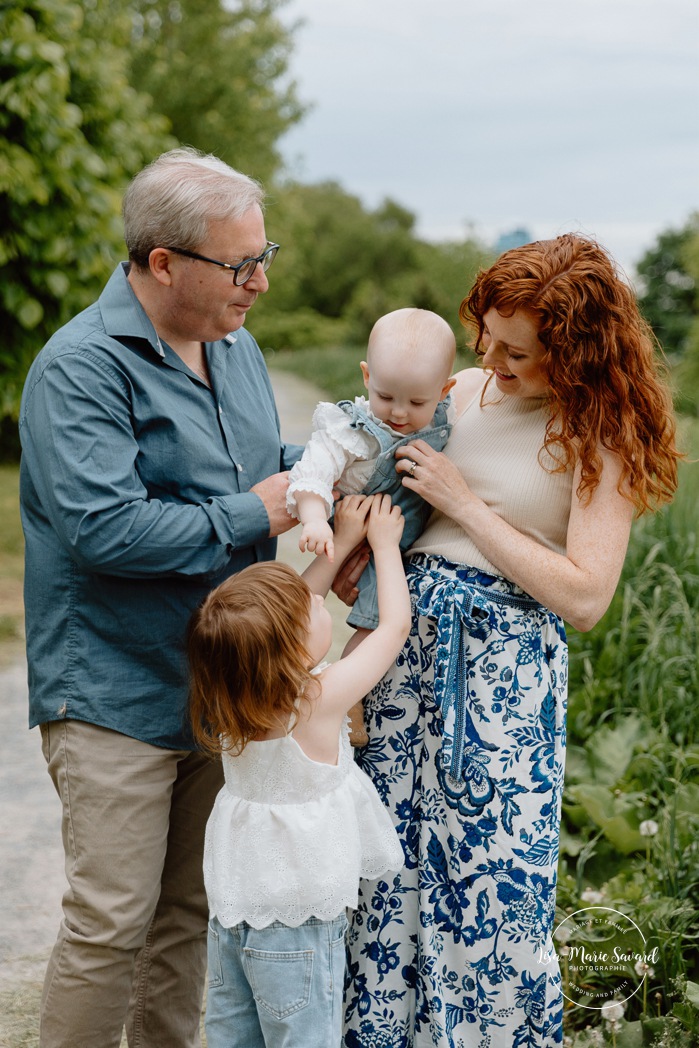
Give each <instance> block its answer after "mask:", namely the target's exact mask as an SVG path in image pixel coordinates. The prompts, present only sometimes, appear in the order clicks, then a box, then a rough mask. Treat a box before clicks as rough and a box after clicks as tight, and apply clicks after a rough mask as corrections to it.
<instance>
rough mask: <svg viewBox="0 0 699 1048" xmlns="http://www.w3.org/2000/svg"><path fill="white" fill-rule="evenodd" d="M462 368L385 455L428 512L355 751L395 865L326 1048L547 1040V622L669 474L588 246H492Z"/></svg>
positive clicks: (621, 286) (667, 434)
mask: <svg viewBox="0 0 699 1048" xmlns="http://www.w3.org/2000/svg"><path fill="white" fill-rule="evenodd" d="M460 316H461V319H462V322H463V323H464V324H466V325H469V326H472V327H473V329H474V330H475V347H474V348H475V352H476V353H477V355H478V356H479V357H480V358H481V365H482V366H481V367H479V368H472V369H468V370H465V371H462V372H461V373H460V374H458V375H457V377H456V378H457V382H456V386H455V387H454V389H453V390H452V396H453V397H454V399H455V402H456V408H457V421H456V423H455V425H454V428H453V431H452V435H451V437H450V439H449V441H448V443H447V446H446V448H445V450H444V451H443V452H441V453H440V452H436V451H434V450H433V449H432V448H430V447H429V446H428V445H426V444H424V443H423V442H421V441H416V442H415V443H414V444H411V445H408V446H407V447H404V448H402V449H400V450H399V451H398V452H397V459H398V465H397V469H398V470H399V471H400V472H402V473H403V483H404V484H405V485H406V487H409V488H411V489H413V490H415V491H417V492H418V493H419V494H420V495H421V496H422V497H423V498H424V499H426V500H427V502H429V503H430V504H431V505H432V506H433V507H434V511H433V513H432V516H431V517H430V520H429V522H428V525H427V528H426V530H425V531H424V532H423V534H422V536H421V537H420V538H419V539H418V541H417V542H416V543H415V545H414V546H413V547H412V549H411V550H410V551H409V552H408V555H407V562H406V571H407V575H408V581H409V585H410V589H411V594H412V602H413V609H414V615H413V625H412V629H411V633H410V636H409V638H408V640H407V641H406V644H405V647H404V648H403V650H402V652H401V653H400V654H399V655H398V658H397V660H396V663H395V665H394V667H393V668H392V669H391V670H389V672H388V674H387V675H386V677H385V678H384V679H383V681H381V682H380V683H379V684H378V685H377V686H376V688H375V689H374V691H373V692H372V694H371V695H370V696H369V697H368V699H367V702H366V716H367V720H368V731H369V743H368V745H367V746H366V747H365V748H364V749H363V750H360V751H358V754H359V755H358V759H359V762H360V764H361V766H362V767H363V768H364V770H365V771H367V772H368V774H369V775H370V776H371V777H372V779H373V780H374V782H375V784H376V786H377V788H378V790H379V792H380V794H381V795H382V798H383V799H384V801H385V803H386V804H387V806H388V807H389V810H390V811H391V813H392V815H393V818H394V822H395V823H396V824H397V828H398V832H399V834H400V836H401V840H402V843H403V849H404V853H405V863H406V865H405V869H404V870H403V872H402V873H401V874H399V875H397V876H396V877H395V878H393V879H388V878H387V879H385V880H382V881H379V882H364V883H363V887H362V892H361V894H360V905H359V908H358V910H357V911H356V912H355V915H354V920H353V925H352V929H351V933H350V967H349V975H350V983H349V986H348V989H347V995H346V1005H347V1008H346V1032H345V1045H346V1046H347V1048H366V1046H367V1045H370V1044H377V1045H382V1046H383V1045H386V1046H387V1048H388V1046H390V1048H413V1046H414V1048H417V1046H423V1045H424V1046H426V1045H430V1046H433V1045H435V1046H439V1048H452V1046H454V1045H460V1046H461V1045H463V1046H464V1048H476V1046H481V1045H490V1046H492V1048H512V1046H520V1045H521V1046H524V1045H526V1046H527V1048H533V1046H537V1048H544V1046H550V1045H555V1044H560V1043H561V1042H562V1038H563V1031H562V995H561V980H560V972H559V969H558V962H557V959H556V955H555V951H554V948H553V941H552V932H553V927H554V914H555V887H556V866H557V859H558V840H559V830H560V811H561V794H562V789H563V770H564V757H565V705H566V685H567V649H566V641H565V628H564V625H563V623H564V620H565V621H566V622H568V623H570V624H571V625H572V626H574V627H575V628H576V629H578V630H589V629H591V628H592V627H593V626H594V625H595V623H597V622H598V621H599V619H600V618H601V617H602V615H603V614H604V613H605V611H606V610H607V608H608V607H609V604H610V601H611V599H612V596H613V594H614V590H615V588H616V586H617V583H618V580H619V575H620V573H621V569H622V565H623V562H624V557H625V554H626V548H627V544H628V539H629V532H630V528H631V522H632V518H633V515H634V511H636V512H637V513H638V514H641V513H643V512H645V511H647V510H650V509H653V508H655V507H657V506H659V505H661V504H662V503H664V502H667V501H669V500H670V499H671V498H672V495H673V492H674V490H675V487H676V484H677V460H678V458H680V453H679V452H678V450H677V447H676V445H675V424H674V419H673V413H672V400H671V396H670V393H669V390H668V387H667V385H666V382H665V379H664V376H663V372H662V368H661V366H660V364H659V361H658V356H657V354H656V346H655V342H654V338H653V336H652V333H651V331H650V329H649V328H648V325H647V324H646V323H645V322H644V320H643V319H642V317H641V315H640V313H639V311H638V307H637V304H636V300H635V297H634V294H633V292H632V290H631V289H630V288H629V287H628V285H627V284H626V282H625V281H624V280H623V279H621V277H620V276H619V275H618V273H617V272H616V270H615V267H614V264H613V262H612V261H611V259H610V258H609V256H608V255H607V254H606V252H605V251H604V250H603V249H602V248H601V247H599V245H597V244H596V243H594V242H593V241H592V240H589V239H587V238H584V237H581V236H577V235H573V234H568V235H565V236H561V237H557V238H556V239H555V240H548V241H541V242H539V243H533V244H527V245H526V246H524V247H520V248H516V249H514V250H512V251H508V252H506V253H505V254H504V255H502V256H501V257H500V258H499V259H498V260H497V261H496V262H495V264H494V265H493V266H491V267H490V269H488V270H487V271H485V272H483V273H481V274H480V275H479V277H478V278H477V280H476V283H475V285H474V287H473V289H472V290H471V293H470V294H469V295H468V297H467V298H466V299H464V301H463V303H462V305H461V309H460Z"/></svg>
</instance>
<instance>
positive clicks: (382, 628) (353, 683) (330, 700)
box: [323, 495, 410, 714]
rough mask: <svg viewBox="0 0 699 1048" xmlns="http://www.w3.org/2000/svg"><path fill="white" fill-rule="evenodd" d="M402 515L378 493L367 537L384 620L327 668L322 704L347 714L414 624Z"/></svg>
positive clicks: (394, 653)
mask: <svg viewBox="0 0 699 1048" xmlns="http://www.w3.org/2000/svg"><path fill="white" fill-rule="evenodd" d="M402 534H403V515H402V513H401V511H400V508H399V507H398V506H393V505H392V503H391V498H390V496H389V495H375V496H374V498H373V503H372V506H371V510H370V512H369V526H368V531H367V538H368V540H369V545H370V546H371V548H372V551H373V553H374V562H375V565H376V583H377V589H378V601H379V624H378V626H377V627H376V629H375V630H373V631H372V632H371V633H369V634H368V635H367V636H366V637H365V639H364V640H363V641H362V642H361V644H359V645H358V647H356V648H355V649H354V650H353V651H352V652H350V653H349V654H348V655H345V656H344V658H342V659H340V661H339V662H336V663H334V665H332V666H330V667H329V668H328V669H327V670H326V671H325V673H324V674H323V706H324V708H325V709H326V710H328V712H330V711H331V710H334V711H338V710H339V711H340V712H342V713H343V714H344V713H345V712H346V711H347V710H349V709H350V708H351V707H352V706H353V705H354V704H355V702H357V701H358V700H359V699H361V698H363V696H364V695H366V694H367V692H369V691H371V689H372V688H373V687H374V685H375V684H378V682H379V681H380V680H381V678H382V677H383V675H384V673H385V672H386V670H387V669H388V668H389V666H391V665H392V664H393V662H394V660H395V658H396V655H397V654H398V652H399V651H400V649H401V648H402V646H403V644H404V643H405V638H406V637H407V636H408V632H409V630H410V597H409V594H408V584H407V582H406V579H405V568H404V566H403V559H402V556H401V551H400V546H399V543H400V539H401V535H402Z"/></svg>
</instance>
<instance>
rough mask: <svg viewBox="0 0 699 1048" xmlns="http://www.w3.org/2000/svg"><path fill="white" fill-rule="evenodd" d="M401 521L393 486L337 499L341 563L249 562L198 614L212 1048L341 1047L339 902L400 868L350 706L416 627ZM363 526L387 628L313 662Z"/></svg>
mask: <svg viewBox="0 0 699 1048" xmlns="http://www.w3.org/2000/svg"><path fill="white" fill-rule="evenodd" d="M402 530H403V519H402V515H401V512H400V509H399V508H398V507H397V506H392V505H391V500H390V497H389V496H387V495H376V496H374V497H373V498H371V497H370V498H364V497H362V496H351V497H349V498H346V499H343V500H342V502H340V504H339V505H338V508H337V511H336V514H335V552H336V557H335V561H334V564H331V563H330V562H329V561H328V559H327V558H326V557H317V558H314V561H313V563H312V564H311V565H310V566H309V568H308V569H307V570H306V571H305V572H304V577H303V578H302V577H301V576H299V575H298V574H297V573H296V572H295V571H294V570H293V569H292V568H290V567H288V566H287V565H285V564H279V563H274V562H267V563H259V564H253V565H251V566H250V567H248V568H246V569H245V570H243V571H241V572H240V573H239V574H237V575H234V576H232V577H231V578H230V579H228V580H227V581H226V582H224V583H222V585H220V586H219V587H217V589H215V590H214V591H213V592H212V593H211V594H210V595H209V596H208V597H207V598H206V600H205V601H204V603H203V604H202V606H201V607H200V608H199V609H198V611H197V612H196V613H195V614H194V616H193V618H192V621H191V623H190V628H189V634H188V650H189V658H190V665H191V677H192V681H191V716H192V724H193V730H194V734H195V737H196V739H197V741H198V742H199V743H200V744H201V746H202V747H203V748H204V749H206V750H208V751H210V752H212V753H216V754H218V753H220V754H221V755H222V759H223V768H224V773H225V777H226V784H225V786H224V787H223V789H222V790H221V792H220V793H219V795H218V797H217V799H216V803H215V805H214V809H213V811H212V813H211V817H210V819H209V822H208V824H207V829H206V845H205V853H204V876H205V881H206V889H207V894H208V898H209V907H210V913H211V920H210V923H209V991H208V999H207V1008H206V1035H207V1041H208V1045H209V1048H277V1046H281V1045H283V1046H284V1048H338V1046H339V1044H340V1040H341V1036H342V992H343V980H344V971H345V943H344V937H345V930H346V928H347V919H346V916H345V911H346V909H347V908H348V907H352V908H353V907H355V906H356V905H357V895H358V887H359V878H360V877H366V878H376V877H380V876H382V875H383V874H385V873H387V872H388V871H398V870H399V869H400V868H401V867H402V865H403V853H402V849H401V846H400V844H399V842H398V838H397V835H396V832H395V829H394V827H393V823H392V822H391V819H390V817H389V815H388V813H387V811H386V809H385V808H384V807H383V805H382V803H381V800H380V798H379V796H378V794H377V792H376V790H375V788H374V787H373V785H372V783H371V782H370V780H369V778H368V777H367V776H366V775H365V774H364V773H363V772H361V771H360V770H359V768H358V767H357V765H356V764H355V763H354V761H353V758H352V750H351V747H350V745H349V740H348V729H347V716H346V715H347V711H348V710H349V709H350V707H351V706H352V705H353V704H354V703H355V702H356V701H357V699H359V698H360V697H361V696H362V695H364V694H366V693H367V692H368V691H369V690H370V689H371V688H372V687H373V686H374V685H375V684H376V683H377V682H378V681H379V680H380V679H381V677H382V676H383V674H384V673H385V671H386V669H387V668H388V666H389V665H390V664H391V663H392V662H393V660H394V659H395V657H396V655H397V654H398V652H399V650H400V648H401V647H402V645H403V642H404V641H405V638H406V636H407V633H408V628H409V623H410V602H409V599H408V590H407V585H406V582H405V574H404V571H403V563H402V559H401V554H400V549H399V542H400V538H401V534H402ZM365 535H366V537H367V539H368V541H369V544H370V546H371V548H372V550H373V553H374V558H375V562H376V570H377V578H378V598H379V624H378V627H377V628H376V630H375V631H374V632H373V633H371V634H370V635H369V637H368V638H367V639H366V640H365V642H364V643H363V644H362V645H361V648H360V649H358V650H357V651H356V652H353V653H351V654H349V655H347V656H346V657H345V658H343V659H341V660H340V661H339V662H337V663H335V664H334V665H327V664H325V663H322V664H320V665H318V664H319V663H321V660H322V659H323V657H324V656H325V655H326V654H327V653H328V650H329V648H330V643H331V635H332V621H331V618H330V613H329V612H328V610H327V609H326V608H325V606H324V603H323V596H324V595H325V594H326V593H327V591H328V589H329V588H330V584H331V583H332V581H333V578H334V576H335V574H336V571H337V567H336V565H337V566H339V565H341V564H342V562H343V560H344V559H345V557H346V556H347V554H348V553H349V552H350V551H351V550H352V549H354V547H355V546H356V545H357V543H359V542H360V541H361V540H362V539H363V538H364V536H365ZM313 667H315V669H314V668H313Z"/></svg>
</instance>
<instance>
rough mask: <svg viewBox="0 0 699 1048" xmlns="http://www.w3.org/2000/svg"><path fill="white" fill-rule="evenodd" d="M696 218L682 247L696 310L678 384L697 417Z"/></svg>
mask: <svg viewBox="0 0 699 1048" xmlns="http://www.w3.org/2000/svg"><path fill="white" fill-rule="evenodd" d="M694 217H695V219H696V221H695V222H694V227H695V228H694V232H693V233H692V235H691V236H690V237H689V238H688V239H687V241H686V242H685V244H684V245H683V247H682V262H683V263H684V267H685V269H686V272H687V273H688V275H689V276H690V277H691V279H692V280H693V281H694V308H693V310H692V320H691V324H690V326H689V330H688V332H687V340H686V344H685V351H684V355H683V357H682V359H681V361H680V363H679V366H678V368H677V382H678V386H679V389H680V390H681V397H680V404H681V406H682V407H683V409H684V410H685V411H686V412H691V413H692V414H693V415H695V416H696V415H699V212H698V213H697V215H696V216H694Z"/></svg>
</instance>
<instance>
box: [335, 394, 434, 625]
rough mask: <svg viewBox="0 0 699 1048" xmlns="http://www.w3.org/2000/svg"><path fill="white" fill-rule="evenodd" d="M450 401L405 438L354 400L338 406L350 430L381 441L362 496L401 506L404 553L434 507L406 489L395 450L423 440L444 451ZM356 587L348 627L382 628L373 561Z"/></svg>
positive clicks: (341, 402) (343, 402) (342, 402)
mask: <svg viewBox="0 0 699 1048" xmlns="http://www.w3.org/2000/svg"><path fill="white" fill-rule="evenodd" d="M449 400H450V398H449V397H447V398H446V399H445V400H440V402H439V404H438V405H437V410H436V411H435V413H434V416H433V418H432V422H431V423H430V425H429V426H425V427H424V428H423V429H419V430H417V431H416V432H415V433H410V434H409V435H408V436H405V437H401V436H398V435H397V434H394V435H392V434H391V433H390V432H389V431H388V428H387V427H386V425H385V424H384V425H381V424H380V423H378V422H376V421H375V420H374V419H372V418H370V416H369V415H368V414H367V412H366V411H363V410H362V409H361V408H360V407H358V406H357V404H355V403H354V402H353V401H351V400H342V401H340V402H339V404H338V405H337V406H338V407H339V408H342V410H343V411H344V412H345V414H346V415H348V416H349V417H350V419H351V422H350V428H352V429H362V430H364V431H365V432H366V433H369V434H370V435H371V436H372V437H375V438H376V440H377V441H378V444H379V453H378V455H377V457H376V466H375V468H374V472H373V473H372V474H371V476H370V477H369V480H368V481H367V483H366V484H365V486H364V488H363V489H362V494H363V495H376V494H378V493H381V494H388V495H390V496H391V500H392V501H393V503H394V504H395V505H398V506H400V508H401V510H402V512H403V517H404V518H405V525H404V527H403V537H402V539H401V543H400V548H401V550H403V551H405V550H407V549H409V548H410V547H411V546H412V544H413V543H414V542H415V540H416V539H417V537H418V536H419V535H420V533H421V532H422V530H423V528H424V527H425V524H426V523H427V518H428V517H429V515H430V513H431V510H432V507H431V506H429V505H428V504H427V503H426V502H425V500H424V499H423V498H421V497H420V495H418V494H417V492H415V491H411V490H410V489H409V488H406V487H404V486H403V484H402V477H403V474H402V473H397V472H396V459H395V452H396V448H400V447H403V446H404V445H405V444H410V443H412V441H414V440H424V441H426V443H428V444H429V445H430V447H432V448H434V449H435V451H441V450H442V448H443V447H444V445H445V444H446V442H447V439H448V437H449V434H450V433H451V423H449V422H447V407H448V405H449ZM357 587H358V589H359V596H358V597H357V600H356V601H355V604H354V606H353V607H352V610H351V612H350V614H349V615H348V617H347V623H348V625H350V626H354V628H355V629H357V628H363V629H368V630H373V629H376V627H377V626H378V624H379V612H378V600H377V591H376V569H375V567H374V558H373V557H372V558H371V560H370V561H369V563H368V564H367V566H366V568H365V569H364V571H363V572H362V575H361V577H360V579H359V582H358V583H357Z"/></svg>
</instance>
